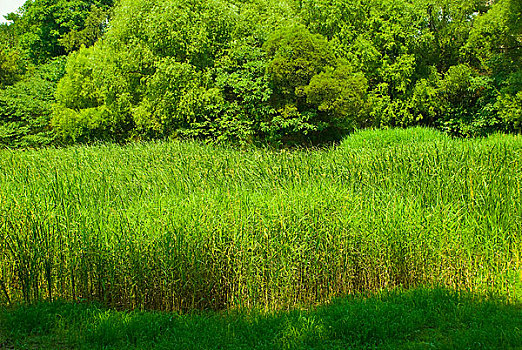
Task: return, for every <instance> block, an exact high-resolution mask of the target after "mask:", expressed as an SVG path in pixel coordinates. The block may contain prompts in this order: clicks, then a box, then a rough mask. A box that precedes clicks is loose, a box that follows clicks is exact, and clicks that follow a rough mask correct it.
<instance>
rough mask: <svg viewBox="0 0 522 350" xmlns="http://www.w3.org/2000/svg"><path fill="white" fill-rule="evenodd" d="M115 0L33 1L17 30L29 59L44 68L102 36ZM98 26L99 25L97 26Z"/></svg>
mask: <svg viewBox="0 0 522 350" xmlns="http://www.w3.org/2000/svg"><path fill="white" fill-rule="evenodd" d="M112 4H113V1H112V0H72V1H71V0H32V1H27V2H26V3H25V4H24V5H23V6H22V8H21V15H20V16H15V17H14V18H13V19H14V23H13V26H14V27H15V28H16V31H17V32H18V36H19V39H18V40H19V44H20V47H21V49H22V50H23V51H24V53H25V54H26V55H27V56H28V57H29V59H30V60H31V61H32V62H33V63H35V64H40V63H43V62H45V61H46V60H48V59H49V58H52V57H58V56H61V55H64V54H65V53H66V52H67V51H68V50H71V49H72V48H75V47H79V45H82V44H83V45H89V44H92V42H93V41H95V40H96V39H97V37H98V35H100V34H101V32H102V28H103V26H104V24H103V23H104V21H105V19H106V17H104V14H105V13H106V12H105V11H107V9H108V8H109V7H111V6H112ZM96 22H97V23H96Z"/></svg>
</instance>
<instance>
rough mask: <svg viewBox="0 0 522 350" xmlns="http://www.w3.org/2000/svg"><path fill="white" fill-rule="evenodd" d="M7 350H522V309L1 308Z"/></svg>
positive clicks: (390, 302)
mask: <svg viewBox="0 0 522 350" xmlns="http://www.w3.org/2000/svg"><path fill="white" fill-rule="evenodd" d="M2 346H4V347H5V348H7V349H10V348H15V349H35V348H37V349H53V350H54V349H158V350H159V349H520V348H521V347H522V308H521V306H520V304H518V305H514V304H509V303H506V302H505V301H501V300H497V299H489V298H484V297H479V296H477V295H471V294H469V293H462V292H454V291H450V290H445V289H434V290H429V289H422V288H421V289H414V290H408V291H399V290H395V291H392V292H381V293H376V294H373V295H371V296H364V295H360V294H358V295H353V296H350V297H347V298H342V299H337V300H335V301H333V302H331V303H329V304H328V305H323V306H321V307H318V308H312V309H309V310H293V311H290V312H281V311H279V312H268V313H266V312H262V311H259V310H251V311H248V312H245V311H242V312H238V311H225V312H218V313H215V312H199V313H190V314H184V315H180V314H177V313H166V312H150V311H149V312H143V311H130V312H128V311H115V310H110V309H106V308H104V307H101V306H97V305H95V304H86V303H81V304H79V303H65V302H62V301H58V302H54V303H47V302H45V303H37V304H32V305H27V304H25V305H18V306H16V307H9V308H3V309H2V308H0V347H2Z"/></svg>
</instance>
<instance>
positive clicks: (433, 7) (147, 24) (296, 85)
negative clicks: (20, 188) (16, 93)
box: [0, 0, 522, 144]
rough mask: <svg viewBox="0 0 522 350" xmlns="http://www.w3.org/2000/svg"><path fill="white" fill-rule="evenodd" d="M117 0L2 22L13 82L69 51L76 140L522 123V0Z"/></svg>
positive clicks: (474, 130)
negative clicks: (21, 61)
mask: <svg viewBox="0 0 522 350" xmlns="http://www.w3.org/2000/svg"><path fill="white" fill-rule="evenodd" d="M112 6H113V3H112V1H111V0H74V1H65V0H32V1H28V2H27V3H26V4H25V5H24V7H23V8H22V10H21V14H20V15H19V16H14V15H13V16H12V18H13V20H14V21H13V24H12V25H10V26H4V27H2V31H0V33H2V34H1V37H2V38H3V40H0V45H4V47H6V48H7V47H8V49H5V50H2V52H1V53H0V77H1V78H2V85H3V86H7V85H12V84H14V83H15V82H16V81H17V80H20V79H22V76H23V75H24V72H25V70H26V69H27V67H29V71H31V69H30V66H31V65H39V64H42V63H44V62H48V61H49V59H51V58H53V57H58V56H63V55H67V56H68V58H67V66H66V70H65V75H64V77H63V78H62V79H61V80H60V82H59V83H58V84H57V85H56V92H55V93H54V96H53V97H52V98H50V99H49V100H50V101H51V102H52V112H51V113H50V116H51V117H50V118H51V119H49V120H50V121H49V123H50V125H49V128H50V130H52V131H53V132H54V133H56V135H57V136H58V138H59V139H61V140H62V141H66V142H67V141H70V142H74V141H92V140H98V139H110V140H115V141H125V140H131V139H150V138H176V137H199V138H205V139H212V140H217V141H232V142H239V143H252V142H261V143H264V142H270V143H276V144H277V143H318V142H324V141H331V140H338V139H340V138H341V137H342V136H343V135H345V134H347V133H349V132H351V131H352V130H354V129H355V128H362V127H369V126H371V127H390V126H403V127H406V126H412V125H428V126H434V127H437V128H440V129H443V130H446V131H447V132H449V133H451V134H453V135H460V136H474V135H482V134H486V133H488V132H491V131H496V130H503V131H511V132H512V131H520V130H521V128H522V116H521V110H522V93H521V90H522V68H521V67H522V58H521V47H522V29H521V28H522V23H521V21H522V19H521V7H522V5H521V3H520V1H518V0H497V1H493V2H491V1H487V0H473V1H467V0H466V1H465V0H379V1H378V0H365V1H362V0H334V1H330V0H328V1H326V0H283V1H274V0H210V1H209V0H119V1H118V2H116V4H115V5H114V7H112ZM8 37H9V38H10V39H9V40H8V39H7V38H8ZM13 37H14V39H13ZM2 42H4V44H2ZM17 57H21V58H22V59H25V61H24V62H26V64H25V65H24V64H22V65H17V64H16V63H15V62H19V61H20V60H19V59H18V58H17ZM25 74H27V73H25ZM22 80H23V79H22ZM2 118H4V119H5V116H4V117H2V116H1V115H0V123H2Z"/></svg>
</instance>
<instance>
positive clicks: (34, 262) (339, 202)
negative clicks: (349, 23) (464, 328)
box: [0, 128, 522, 311]
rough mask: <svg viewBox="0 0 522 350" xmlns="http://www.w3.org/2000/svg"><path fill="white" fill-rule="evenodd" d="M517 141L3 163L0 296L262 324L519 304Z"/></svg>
mask: <svg viewBox="0 0 522 350" xmlns="http://www.w3.org/2000/svg"><path fill="white" fill-rule="evenodd" d="M521 180H522V137H520V136H512V135H496V136H493V137H490V138H485V139H473V140H460V139H451V138H449V137H446V136H444V135H442V134H440V133H438V132H436V131H434V130H430V129H420V128H417V129H409V130H380V131H376V130H373V131H372V130H370V131H361V132H358V133H355V134H354V135H352V136H351V137H349V138H347V139H346V140H345V141H344V142H342V143H341V144H340V145H339V146H337V147H335V148H329V149H321V150H294V151H287V150H285V151H273V150H266V149H252V150H237V149H234V148H230V147H218V146H211V145H203V144H199V143H195V142H169V143H167V142H156V143H143V144H140V143H138V144H132V145H128V146H125V147H121V146H116V145H98V146H92V147H83V146H77V147H72V148H67V149H44V150H28V151H10V150H4V151H0V298H2V299H1V300H3V302H5V303H18V302H20V301H25V302H32V301H39V300H46V299H56V298H60V299H63V300H67V301H73V300H74V301H96V302H100V303H101V304H103V305H106V306H109V307H112V308H116V309H123V308H125V309H142V308H147V309H161V310H177V311H189V310H194V309H214V310H223V309H235V308H240V309H250V308H262V309H266V310H278V309H288V308H295V307H307V306H310V305H317V304H320V303H324V302H326V301H328V300H331V299H332V298H335V297H338V296H342V295H346V294H350V293H358V292H363V291H380V290H390V289H394V288H398V287H400V288H412V287H416V286H429V285H434V286H446V287H448V288H451V289H458V290H468V291H471V292H477V293H492V294H497V295H503V296H505V297H506V298H508V300H512V301H515V300H519V299H520V297H521V295H522V281H521V278H522V276H521V262H522V258H521V256H522V254H521V253H522V252H521V250H522V248H521V247H522V235H521V233H522V232H521V230H520V228H521V227H522V191H521V183H522V181H521Z"/></svg>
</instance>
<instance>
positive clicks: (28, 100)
mask: <svg viewBox="0 0 522 350" xmlns="http://www.w3.org/2000/svg"><path fill="white" fill-rule="evenodd" d="M64 67H65V60H64V59H56V60H54V61H51V62H49V63H47V64H45V65H42V66H40V67H38V68H37V69H36V70H34V71H30V72H28V73H27V74H26V75H25V76H24V77H23V78H22V80H21V81H19V82H17V83H15V84H14V85H12V86H8V87H7V88H5V89H4V90H0V145H1V146H8V147H35V146H44V145H49V144H50V143H52V142H53V141H54V140H55V134H54V132H53V131H52V130H51V128H50V119H51V113H52V104H53V102H54V90H55V88H56V84H57V82H58V80H59V79H60V78H61V77H62V76H63V74H64Z"/></svg>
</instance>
